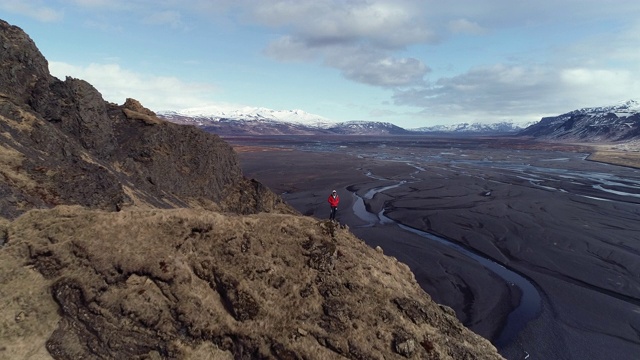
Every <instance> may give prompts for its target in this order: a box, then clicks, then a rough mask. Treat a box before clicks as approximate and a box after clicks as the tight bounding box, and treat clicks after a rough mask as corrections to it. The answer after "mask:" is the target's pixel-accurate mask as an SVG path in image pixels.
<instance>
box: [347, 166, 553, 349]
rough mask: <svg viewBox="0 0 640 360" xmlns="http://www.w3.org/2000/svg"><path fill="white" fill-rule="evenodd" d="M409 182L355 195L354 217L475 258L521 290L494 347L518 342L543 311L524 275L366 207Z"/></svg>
mask: <svg viewBox="0 0 640 360" xmlns="http://www.w3.org/2000/svg"><path fill="white" fill-rule="evenodd" d="M369 177H371V178H374V179H377V180H386V179H382V178H380V177H376V176H373V175H371V174H369ZM406 183H407V181H400V182H398V183H396V184H394V185H387V186H382V187H378V188H373V189H371V190H369V191H368V192H367V193H366V194H365V195H364V196H362V197H361V196H359V195H357V194H356V193H355V192H354V193H353V196H354V197H355V199H354V200H355V201H354V202H353V208H352V209H353V212H354V214H355V215H356V216H357V217H358V218H360V219H361V220H363V221H364V222H366V223H367V224H366V225H364V226H368V227H370V226H374V225H376V224H395V225H397V226H398V227H400V228H401V229H403V230H405V231H407V232H410V233H412V234H416V235H418V236H421V237H422V238H424V239H426V240H428V241H434V242H437V243H439V244H442V245H445V246H447V247H449V248H451V249H453V250H454V251H456V252H458V253H459V254H460V255H462V256H465V257H468V258H470V259H473V260H474V261H476V262H478V263H479V264H480V265H482V266H483V267H484V268H486V269H487V270H488V271H490V272H492V273H494V274H496V275H497V276H499V277H500V278H502V279H503V280H504V281H505V282H506V283H507V284H508V285H510V286H516V287H518V289H520V292H521V294H522V297H521V299H520V304H518V306H517V307H516V308H515V309H513V311H512V312H511V313H510V314H509V316H508V317H507V321H506V324H505V325H504V327H503V329H502V331H501V332H500V335H499V336H498V337H497V339H496V340H495V345H496V346H497V347H502V346H505V345H507V344H509V343H510V342H511V341H513V340H515V338H516V336H517V335H518V333H519V332H520V331H521V330H522V329H523V328H524V327H525V326H526V324H527V323H528V322H529V321H531V320H533V319H535V318H536V317H537V316H538V314H539V313H540V310H541V298H540V294H539V292H538V290H537V289H536V287H535V286H534V285H533V284H532V283H531V281H529V280H528V279H526V278H525V277H524V276H522V275H520V274H518V273H517V272H515V271H512V270H510V269H508V268H506V267H504V266H503V265H501V264H499V263H497V262H495V261H494V260H492V259H491V258H489V257H486V256H484V255H482V254H479V253H477V252H476V251H474V250H471V249H469V248H466V247H464V246H463V245H460V244H458V243H455V242H452V241H450V240H448V239H445V238H442V237H439V236H436V235H433V234H431V233H428V232H426V231H422V230H419V229H415V228H412V227H409V226H406V225H404V224H401V223H399V222H397V221H395V220H393V219H390V218H388V217H386V216H384V207H383V209H382V210H381V211H380V212H379V213H377V214H375V213H372V212H369V211H368V210H367V208H366V206H365V202H364V199H373V197H374V196H375V195H376V194H377V193H380V192H383V191H386V190H390V189H393V188H396V187H399V186H402V185H404V184H406Z"/></svg>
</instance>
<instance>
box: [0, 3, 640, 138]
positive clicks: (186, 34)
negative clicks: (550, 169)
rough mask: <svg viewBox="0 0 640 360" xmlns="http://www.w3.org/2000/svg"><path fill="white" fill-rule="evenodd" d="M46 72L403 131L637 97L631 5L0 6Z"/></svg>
mask: <svg viewBox="0 0 640 360" xmlns="http://www.w3.org/2000/svg"><path fill="white" fill-rule="evenodd" d="M0 19H2V20H5V21H7V22H9V23H10V24H11V25H16V26H18V27H20V28H22V29H23V30H24V31H25V32H26V33H27V34H28V35H29V36H30V37H31V38H32V39H33V41H34V42H35V44H36V46H37V47H38V49H39V50H40V51H41V52H42V54H43V55H44V56H45V58H47V60H48V62H49V70H50V71H51V73H52V74H53V75H54V76H56V77H58V78H59V79H61V80H64V79H65V77H66V76H71V77H74V78H79V79H83V80H86V81H88V82H89V83H91V84H92V85H93V86H94V87H96V89H98V91H100V93H101V94H102V96H103V97H104V99H105V100H107V101H110V102H114V103H117V104H122V103H124V101H125V100H126V99H127V98H134V99H136V100H139V101H140V102H141V103H142V104H143V105H144V106H145V107H147V108H149V109H151V110H153V111H166V110H173V111H179V110H183V109H189V108H196V107H217V108H221V109H228V110H232V109H239V108H243V107H262V108H268V109H273V110H293V109H299V110H303V111H305V112H308V113H311V114H316V115H319V116H322V117H324V118H326V119H329V120H331V121H336V122H341V121H350V120H368V121H384V122H390V123H393V124H396V125H398V126H401V127H404V128H418V127H423V126H433V125H446V124H457V123H465V122H466V123H475V122H479V123H496V122H501V121H511V122H515V123H525V122H534V121H538V120H540V118H541V117H543V116H554V115H559V114H562V113H566V112H569V111H572V110H575V109H580V108H584V107H594V106H608V105H615V104H618V103H621V102H624V101H627V100H631V99H633V100H640V1H637V0H629V1H627V0H537V1H531V0H450V1H441V0H342V1H339V0H259V1H258V0H46V1H45V0H20V1H16V0H0Z"/></svg>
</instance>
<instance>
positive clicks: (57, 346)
mask: <svg viewBox="0 0 640 360" xmlns="http://www.w3.org/2000/svg"><path fill="white" fill-rule="evenodd" d="M5 229H6V234H7V235H6V237H7V241H8V244H9V245H8V246H7V248H6V249H4V250H3V251H2V252H0V264H2V267H3V268H2V269H1V270H2V271H0V291H3V292H2V296H3V298H4V299H5V300H8V301H6V302H5V303H6V304H8V305H7V306H5V308H4V309H3V313H4V314H7V313H8V314H9V315H13V316H14V317H15V318H16V319H17V320H16V319H8V320H4V321H5V325H3V327H0V336H1V337H2V338H3V339H4V341H3V343H4V349H1V350H0V356H2V355H15V354H16V353H17V352H18V351H25V353H26V352H29V353H37V352H38V350H39V349H40V348H41V347H45V348H46V350H47V351H48V353H49V354H50V355H51V357H53V358H55V359H78V358H87V357H89V358H104V359H159V358H169V359H184V358H191V359H201V358H207V357H206V356H203V352H204V353H206V354H208V355H207V356H208V358H211V359H225V358H226V359H231V358H235V359H340V358H346V359H402V358H413V359H499V358H500V356H499V355H497V353H496V350H495V348H494V347H493V346H492V345H491V344H490V343H489V342H488V341H487V340H485V339H483V338H481V337H480V336H478V335H476V334H474V333H472V332H470V331H469V330H467V329H466V328H464V327H463V326H462V325H461V324H460V322H459V321H458V320H457V319H456V317H455V314H453V313H452V311H443V310H442V309H441V308H440V307H439V306H437V305H436V304H434V303H433V302H432V301H431V300H430V299H429V296H428V295H426V294H425V293H424V292H423V290H422V289H421V288H420V287H419V286H418V285H417V283H416V281H415V279H414V278H413V275H412V274H411V272H410V270H409V269H408V267H407V266H406V265H404V264H402V263H399V262H398V261H397V260H395V259H394V258H390V257H387V256H384V255H383V254H382V253H381V252H379V251H375V250H374V249H372V248H370V247H369V246H367V245H366V244H365V243H364V242H362V241H361V240H358V239H357V238H355V237H354V236H353V235H352V234H351V233H350V232H349V231H348V230H346V229H342V228H339V227H336V226H335V225H334V224H332V223H330V222H327V223H322V222H318V221H317V220H314V219H313V218H309V217H302V216H296V215H283V214H267V213H263V214H256V215H249V216H237V215H222V214H220V213H215V212H209V211H201V210H200V211H196V210H191V209H174V210H156V209H151V210H123V211H120V212H105V211H100V210H87V209H85V208H81V207H56V208H55V209H53V210H34V211H30V212H28V213H26V214H25V215H23V216H21V217H20V218H18V219H17V220H15V221H13V222H12V223H10V224H8V225H5ZM25 266H28V267H30V268H32V269H33V270H30V271H24V270H22V271H21V272H18V271H16V270H15V269H23V268H24V267H25ZM34 277H35V278H36V279H37V281H33V280H30V279H32V278H34ZM20 282H22V284H23V285H22V287H17V286H14V287H11V290H12V292H9V291H7V290H9V288H10V286H11V285H12V284H13V285H15V284H16V283H20ZM52 298H53V300H52ZM55 305H57V306H55ZM5 319H6V318H5ZM42 319H48V321H42ZM24 334H29V335H31V336H32V338H31V342H30V343H28V344H24V343H22V342H21V340H22V336H24ZM32 334H42V335H41V336H40V337H34V336H33V335H32ZM17 344H20V346H21V347H19V348H18V345H17Z"/></svg>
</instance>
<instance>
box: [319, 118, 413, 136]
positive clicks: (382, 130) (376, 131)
mask: <svg viewBox="0 0 640 360" xmlns="http://www.w3.org/2000/svg"><path fill="white" fill-rule="evenodd" d="M328 130H329V131H331V132H333V133H335V134H341V135H406V134H410V132H409V131H408V130H405V129H403V128H401V127H399V126H396V125H394V124H391V123H388V122H378V121H347V122H342V123H338V124H335V125H334V126H332V127H330V128H328Z"/></svg>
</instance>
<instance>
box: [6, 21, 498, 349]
mask: <svg viewBox="0 0 640 360" xmlns="http://www.w3.org/2000/svg"><path fill="white" fill-rule="evenodd" d="M0 48H1V49H2V51H0V69H1V72H0V299H2V303H3V306H2V307H0V339H2V342H1V344H0V358H7V359H20V358H25V359H26V358H38V359H50V358H53V359H79V358H100V359H334V358H335V359H340V358H348V359H394V358H415V359H418V358H424V359H499V358H500V356H499V355H498V354H497V352H496V350H495V348H494V347H493V346H492V345H491V344H490V343H489V342H488V341H487V340H485V339H483V338H481V337H479V336H478V335H476V334H474V333H472V332H470V331H469V330H467V329H466V328H464V327H463V326H462V325H461V324H460V322H459V321H458V320H457V319H456V317H455V316H454V314H453V313H452V311H451V310H450V309H446V308H441V307H439V306H438V305H437V304H435V303H433V302H432V301H431V300H430V298H429V296H428V295H427V294H425V293H424V292H423V291H422V290H421V289H420V287H419V286H418V285H417V283H416V281H415V279H414V278H413V275H412V274H411V272H410V271H409V269H408V268H407V267H406V266H405V265H403V264H401V263H399V262H398V261H397V260H395V259H393V258H390V257H386V256H384V255H383V254H382V253H381V252H379V251H375V250H373V249H371V248H369V247H368V246H367V245H366V244H364V243H363V242H362V241H360V240H358V239H356V238H355V237H354V236H353V235H352V234H351V233H350V232H349V231H348V229H345V228H340V227H336V226H335V225H334V224H332V223H323V222H319V221H318V220H315V219H313V218H309V217H303V216H300V215H297V214H296V213H295V211H293V210H292V209H291V208H290V207H288V206H287V205H286V204H284V203H283V202H282V200H281V199H280V198H279V197H278V196H277V195H275V194H273V193H272V192H271V191H270V190H269V189H268V188H266V187H265V186H263V185H262V184H260V183H258V182H256V181H254V180H249V179H247V178H245V177H244V176H243V175H242V174H241V172H240V167H239V166H238V162H237V159H236V156H235V153H234V152H233V149H232V148H231V147H230V146H229V145H228V144H227V143H225V142H224V141H222V140H221V139H220V138H219V137H217V136H215V135H212V134H208V133H205V132H203V131H200V130H198V129H196V128H195V127H192V126H180V125H176V124H172V123H168V122H165V121H162V120H160V119H158V118H157V117H156V116H155V114H154V113H153V112H152V111H150V110H148V109H146V108H144V107H143V106H142V105H141V104H140V103H138V102H137V101H135V100H132V99H129V100H127V101H126V102H125V103H124V104H122V105H116V104H110V103H106V102H105V101H104V100H103V99H102V96H101V95H100V93H99V92H98V91H96V89H95V88H93V86H91V85H90V84H88V83H87V82H85V81H82V80H78V79H72V78H67V79H65V81H61V80H58V79H56V78H54V77H52V76H51V75H49V73H48V71H47V64H46V60H45V59H44V58H43V57H42V55H41V54H40V53H39V52H38V50H37V48H36V47H35V45H34V44H33V42H32V41H31V40H30V39H29V38H28V36H27V35H25V34H24V33H23V32H22V31H21V30H20V29H18V28H16V27H13V26H10V25H8V24H7V23H5V22H2V21H0Z"/></svg>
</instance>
